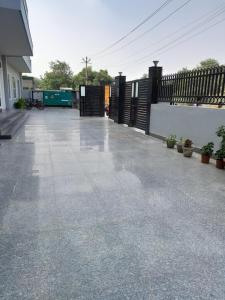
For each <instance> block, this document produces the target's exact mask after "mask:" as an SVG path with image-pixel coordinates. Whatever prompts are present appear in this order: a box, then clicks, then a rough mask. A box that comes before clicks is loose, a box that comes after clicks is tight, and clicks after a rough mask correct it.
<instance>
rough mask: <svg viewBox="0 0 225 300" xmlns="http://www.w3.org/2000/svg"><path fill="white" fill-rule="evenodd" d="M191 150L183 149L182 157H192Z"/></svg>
mask: <svg viewBox="0 0 225 300" xmlns="http://www.w3.org/2000/svg"><path fill="white" fill-rule="evenodd" d="M192 153H193V148H189V147H183V155H184V157H192Z"/></svg>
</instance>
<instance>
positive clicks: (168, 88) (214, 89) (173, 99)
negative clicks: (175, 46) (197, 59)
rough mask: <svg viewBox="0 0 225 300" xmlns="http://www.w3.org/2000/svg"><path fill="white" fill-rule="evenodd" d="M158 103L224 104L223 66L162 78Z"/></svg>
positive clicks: (224, 74) (224, 81)
mask: <svg viewBox="0 0 225 300" xmlns="http://www.w3.org/2000/svg"><path fill="white" fill-rule="evenodd" d="M158 101H159V102H170V103H191V104H212V105H223V104H225V66H222V67H217V68H211V69H205V70H204V69H202V70H196V71H188V72H182V73H177V74H172V75H166V76H162V78H161V81H160V83H159V93H158Z"/></svg>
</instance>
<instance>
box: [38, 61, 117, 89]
mask: <svg viewBox="0 0 225 300" xmlns="http://www.w3.org/2000/svg"><path fill="white" fill-rule="evenodd" d="M49 65H50V70H49V71H48V72H45V74H44V76H43V77H41V79H40V80H39V81H38V80H37V82H38V87H39V88H41V89H45V90H58V89H60V88H61V87H67V88H68V87H69V88H71V87H72V88H74V89H75V88H76V89H77V88H79V85H82V84H85V79H86V69H85V68H83V69H82V70H81V71H80V72H79V73H78V74H75V75H74V74H73V72H72V70H71V68H70V66H69V65H68V64H67V63H66V62H64V61H59V60H56V61H52V62H50V64H49ZM102 81H103V82H105V83H111V82H112V77H111V76H110V75H109V73H108V71H107V70H99V71H94V70H93V69H92V67H88V84H93V85H99V84H100V82H102Z"/></svg>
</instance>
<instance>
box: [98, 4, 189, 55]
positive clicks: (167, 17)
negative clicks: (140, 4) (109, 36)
mask: <svg viewBox="0 0 225 300" xmlns="http://www.w3.org/2000/svg"><path fill="white" fill-rule="evenodd" d="M191 1H192V0H187V1H186V2H185V3H183V4H182V5H180V6H179V7H178V8H177V9H175V10H173V11H172V12H171V13H170V14H168V15H167V16H166V17H165V18H163V19H162V20H161V21H160V22H158V23H157V24H155V25H154V26H153V27H151V28H150V29H148V30H146V31H145V32H143V33H142V34H140V35H139V36H137V37H136V38H134V39H133V40H131V41H129V42H128V43H126V44H125V45H123V46H121V47H120V48H118V49H116V50H114V51H111V52H109V53H105V54H103V55H102V56H100V57H97V59H99V58H102V57H104V56H107V55H111V54H114V53H116V52H119V51H120V50H122V49H124V48H127V47H128V46H130V45H131V44H133V43H134V42H136V41H137V40H139V39H141V38H142V37H143V36H145V35H146V34H148V33H149V32H151V31H153V30H154V29H155V28H157V27H158V26H159V25H161V24H162V23H164V22H165V21H167V20H168V19H169V18H170V17H172V16H173V15H175V14H176V13H177V12H178V11H179V10H181V9H182V8H184V7H185V6H186V5H188V3H189V2H191Z"/></svg>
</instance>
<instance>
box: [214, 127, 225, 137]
mask: <svg viewBox="0 0 225 300" xmlns="http://www.w3.org/2000/svg"><path fill="white" fill-rule="evenodd" d="M216 134H217V136H218V137H221V138H225V126H224V125H222V126H220V127H219V128H218V130H217V132H216Z"/></svg>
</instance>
